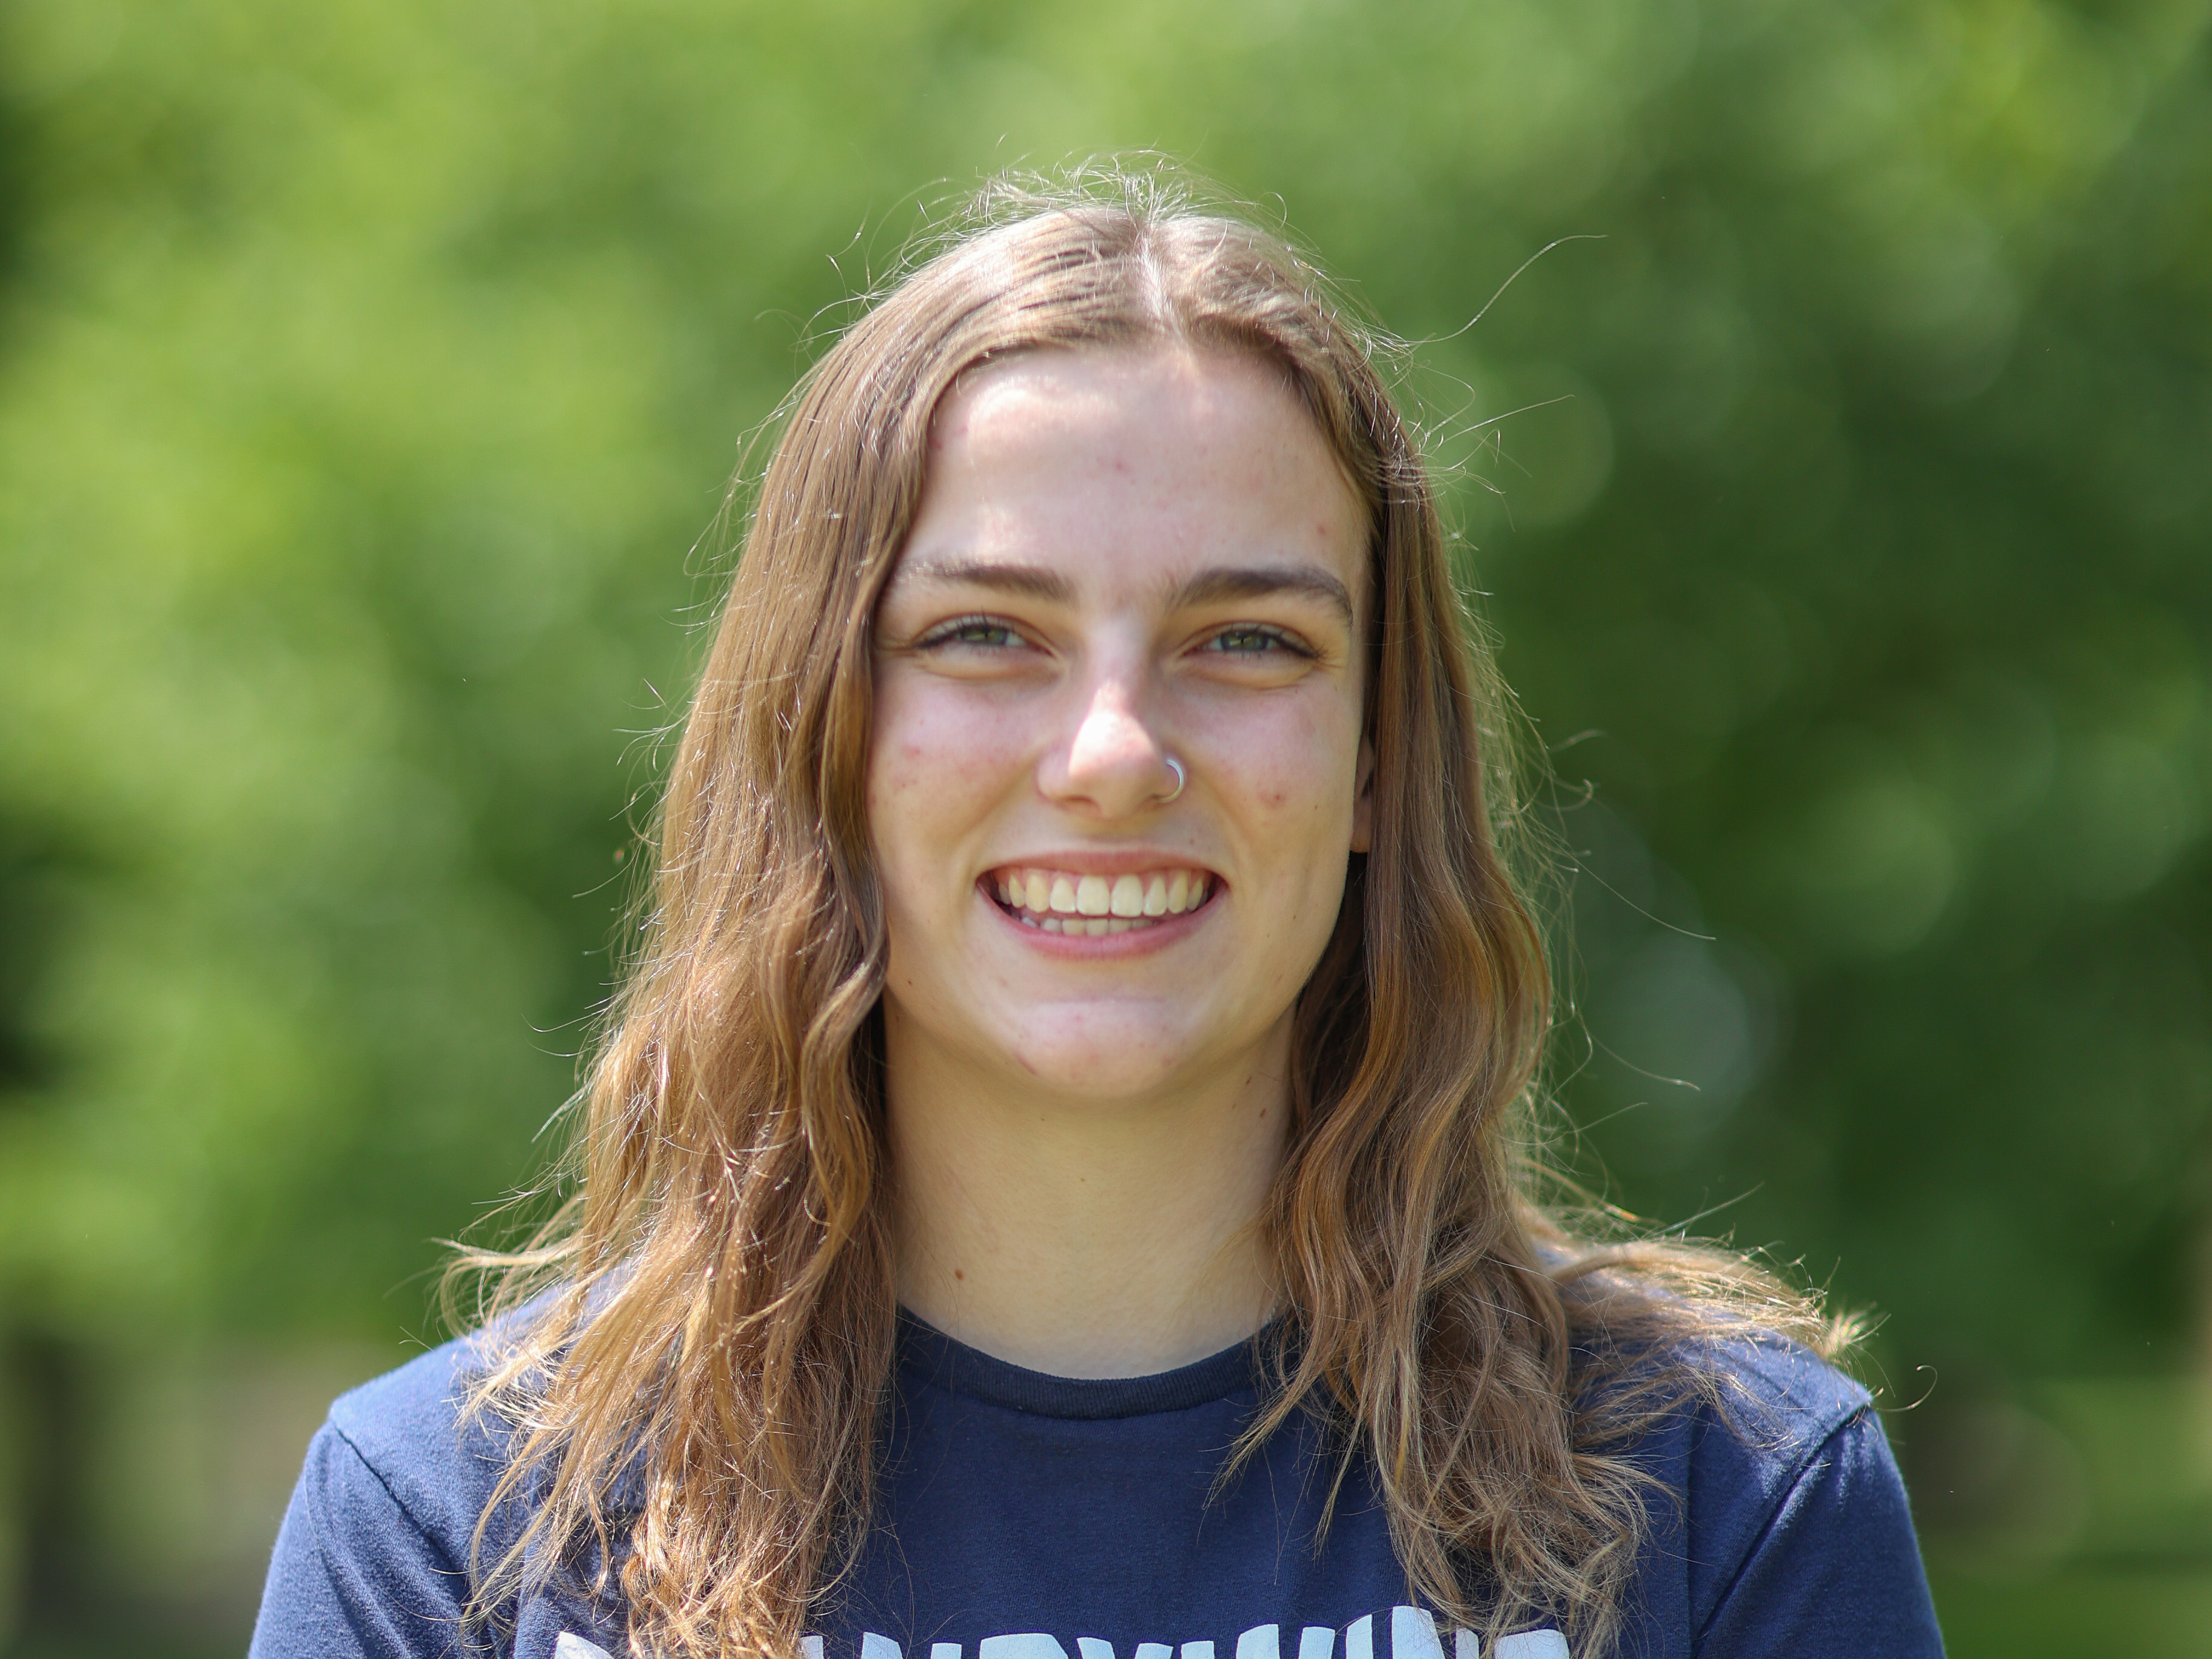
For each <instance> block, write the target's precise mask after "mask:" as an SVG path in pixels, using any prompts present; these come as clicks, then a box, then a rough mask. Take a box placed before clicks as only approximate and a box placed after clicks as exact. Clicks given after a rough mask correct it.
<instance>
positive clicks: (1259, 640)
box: [1206, 628, 1305, 657]
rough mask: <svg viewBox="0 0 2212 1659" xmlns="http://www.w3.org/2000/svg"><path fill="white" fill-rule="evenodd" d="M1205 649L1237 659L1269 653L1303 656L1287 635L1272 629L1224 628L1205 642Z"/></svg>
mask: <svg viewBox="0 0 2212 1659" xmlns="http://www.w3.org/2000/svg"><path fill="white" fill-rule="evenodd" d="M1206 649H1207V650H1209V651H1218V652H1221V653H1224V654H1225V655H1229V656H1237V657H1249V656H1258V655H1261V654H1262V653H1266V652H1269V651H1291V652H1297V653H1298V654H1300V655H1304V654H1305V653H1304V652H1302V651H1300V650H1299V647H1298V646H1297V644H1296V643H1295V642H1294V641H1292V640H1291V638H1290V636H1289V635H1286V634H1284V633H1281V632H1280V631H1279V630H1278V629H1273V628H1225V629H1222V630H1221V632H1219V633H1218V634H1216V635H1214V636H1213V637H1212V639H1210V640H1208V641H1206Z"/></svg>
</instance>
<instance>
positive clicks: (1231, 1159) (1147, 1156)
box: [885, 1018, 1290, 1376]
mask: <svg viewBox="0 0 2212 1659" xmlns="http://www.w3.org/2000/svg"><path fill="white" fill-rule="evenodd" d="M899 1024H900V1023H899V1021H898V1020H897V1019H896V1018H891V1019H889V1020H887V1022H886V1026H885V1037H886V1041H887V1048H888V1053H887V1054H886V1059H887V1060H888V1062H889V1064H888V1066H887V1068H886V1069H887V1076H888V1079H889V1083H888V1087H887V1091H886V1095H887V1105H888V1108H889V1119H890V1143H891V1159H892V1168H893V1170H894V1172H895V1178H894V1184H895V1187H896V1192H897V1211H896V1239H897V1242H896V1251H897V1260H898V1281H899V1299H900V1300H901V1301H902V1303H904V1304H906V1306H907V1307H908V1308H909V1309H910V1310H913V1311H914V1312H915V1314H917V1315H919V1316H921V1318H923V1319H925V1320H927V1322H929V1323H930V1324H932V1325H934V1326H935V1327H937V1328H938V1329H939V1330H941V1331H943V1332H945V1334H947V1335H949V1336H952V1337H955V1338H957V1340H960V1341H963V1342H965V1343H967V1344H968V1345H969V1346H971V1347H975V1348H980V1349H981V1350H982V1351H983V1352H986V1353H988V1354H991V1355H993V1356H994V1357H995V1358H1000V1359H1005V1360H1007V1361H1010V1362H1011V1363H1012V1364H1017V1365H1022V1366H1026V1367H1027V1368H1029V1369H1030V1370H1038V1371H1044V1372H1048V1373H1049V1374H1051V1375H1053V1376H1148V1375H1151V1374H1152V1373H1154V1372H1158V1371H1163V1370H1173V1369H1174V1368H1175V1367H1176V1366H1178V1365H1185V1364H1190V1363H1191V1362H1192V1361H1194V1360H1197V1359H1202V1358H1206V1356H1207V1355H1208V1354H1212V1353H1217V1352H1219V1351H1220V1350H1222V1349H1223V1348H1225V1347H1227V1346H1230V1345H1231V1344H1232V1343H1234V1342H1236V1341H1237V1340H1240V1339H1241V1338H1243V1337H1246V1336H1249V1335H1250V1334H1252V1333H1253V1332H1254V1331H1255V1330H1257V1329H1258V1328H1260V1327H1261V1325H1262V1324H1264V1323H1265V1322H1267V1316H1268V1315H1269V1313H1270V1312H1271V1311H1272V1310H1273V1306H1274V1302H1275V1292H1274V1285H1273V1273H1272V1270H1271V1268H1270V1266H1269V1261H1268V1256H1267V1241H1266V1239H1265V1237H1264V1236H1263V1232H1262V1229H1261V1225H1260V1224H1261V1218H1262V1214H1263V1212H1264V1210H1265V1207H1266V1205H1267V1196H1268V1193H1269V1190H1270V1188H1272V1187H1273V1182H1274V1179H1275V1176H1276V1173H1277V1171H1278V1170H1279V1169H1280V1167H1281V1164H1282V1158H1283V1141H1284V1134H1285V1126H1286V1124H1287V1123H1288V1121H1289V1115H1290V1114H1289V1091H1288V1089H1287V1086H1286V1085H1285V1082H1284V1079H1285V1076H1286V1075H1287V1073H1288V1065H1287V1061H1288V1057H1289V1025H1288V1022H1287V1021H1285V1024H1284V1025H1283V1027H1282V1029H1281V1030H1280V1031H1279V1033H1277V1034H1276V1035H1275V1036H1273V1037H1272V1038H1271V1039H1270V1040H1269V1043H1268V1045H1267V1047H1268V1049H1269V1052H1267V1053H1266V1054H1262V1055H1261V1056H1260V1057H1258V1061H1257V1063H1248V1064H1245V1065H1242V1066H1235V1067H1231V1068H1225V1070H1223V1071H1222V1072H1221V1073H1219V1074H1218V1075H1214V1076H1210V1077H1206V1078H1203V1079H1198V1080H1196V1081H1194V1082H1187V1083H1185V1084H1183V1085H1179V1086H1177V1087H1176V1088H1174V1089H1173V1090H1171V1091H1163V1092H1161V1093H1159V1094H1158V1095H1154V1096H1150V1097H1144V1098H1139V1099H1126V1100H1099V1099H1096V1098H1092V1097H1055V1096H1054V1095H1053V1094H1051V1093H1050V1092H1048V1091H1042V1090H1040V1089H1038V1088H1036V1086H1035V1085H1033V1084H1028V1083H1025V1082H1024V1083H1021V1084H1013V1083H1010V1082H1003V1081H999V1080H995V1079H988V1078H978V1077H976V1076H975V1075H973V1074H972V1073H969V1070H968V1069H967V1068H965V1067H962V1066H956V1065H952V1064H950V1063H947V1062H945V1060H942V1059H941V1058H939V1057H937V1056H935V1055H934V1054H933V1053H932V1052H929V1051H927V1045H922V1044H911V1043H908V1042H902V1040H901V1038H902V1033H901V1031H900V1029H899Z"/></svg>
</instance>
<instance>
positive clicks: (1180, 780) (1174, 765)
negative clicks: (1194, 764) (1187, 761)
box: [1160, 755, 1190, 806]
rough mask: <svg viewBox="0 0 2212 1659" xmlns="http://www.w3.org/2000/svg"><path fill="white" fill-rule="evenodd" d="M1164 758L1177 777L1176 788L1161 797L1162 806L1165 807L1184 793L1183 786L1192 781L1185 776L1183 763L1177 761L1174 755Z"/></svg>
mask: <svg viewBox="0 0 2212 1659" xmlns="http://www.w3.org/2000/svg"><path fill="white" fill-rule="evenodd" d="M1162 758H1163V759H1164V760H1165V761H1166V762H1167V763H1168V765H1169V767H1170V769H1172V770H1173V771H1174V773H1175V775H1176V787H1174V788H1172V789H1170V790H1169V791H1168V793H1166V794H1164V795H1162V796H1161V797H1160V805H1163V806H1165V805H1167V804H1168V803H1169V802H1170V801H1171V800H1173V799H1175V798H1176V796H1178V795H1180V794H1181V793H1182V787H1183V785H1185V784H1186V783H1188V782H1189V781H1190V780H1189V779H1188V777H1186V776H1185V775H1183V769H1182V762H1181V761H1179V760H1177V759H1176V757H1174V756H1173V755H1167V756H1164V757H1162Z"/></svg>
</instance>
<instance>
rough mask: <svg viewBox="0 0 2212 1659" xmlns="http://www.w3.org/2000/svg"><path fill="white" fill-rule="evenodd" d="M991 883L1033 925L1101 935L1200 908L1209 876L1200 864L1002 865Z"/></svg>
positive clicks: (1094, 936)
mask: <svg viewBox="0 0 2212 1659" xmlns="http://www.w3.org/2000/svg"><path fill="white" fill-rule="evenodd" d="M992 886H993V888H994V890H995V891H996V892H997V894H998V896H999V899H1000V902H1002V903H1004V904H1005V905H1006V906H1007V907H1008V908H1011V909H1012V910H1013V911H1015V912H1016V913H1018V915H1021V917H1022V919H1023V920H1024V921H1027V922H1029V923H1030V925H1031V926H1032V927H1042V929H1043V930H1044V931H1045V932H1047V933H1076V934H1080V935H1082V936H1083V937H1085V938H1086V939H1099V938H1103V937H1105V936H1106V935H1109V934H1113V933H1127V932H1128V931H1129V930H1130V929H1131V928H1132V927H1151V926H1152V924H1153V923H1154V922H1156V921H1158V920H1160V919H1161V918H1162V917H1164V916H1176V915H1182V914H1183V913H1184V912H1185V911H1188V910H1195V909H1196V908H1198V907H1199V906H1200V905H1201V904H1203V903H1204V902H1206V875H1205V872H1203V871H1196V870H1158V871H1147V872H1145V873H1144V874H1142V875H1137V874H1130V875H1123V876H1096V875H1081V874H1078V873H1077V872H1073V871H1063V870H1049V869H1035V868H1029V867H1024V868H1019V869H1011V870H1002V871H1000V872H999V874H998V875H997V876H996V877H994V878H993V880H992Z"/></svg>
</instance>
